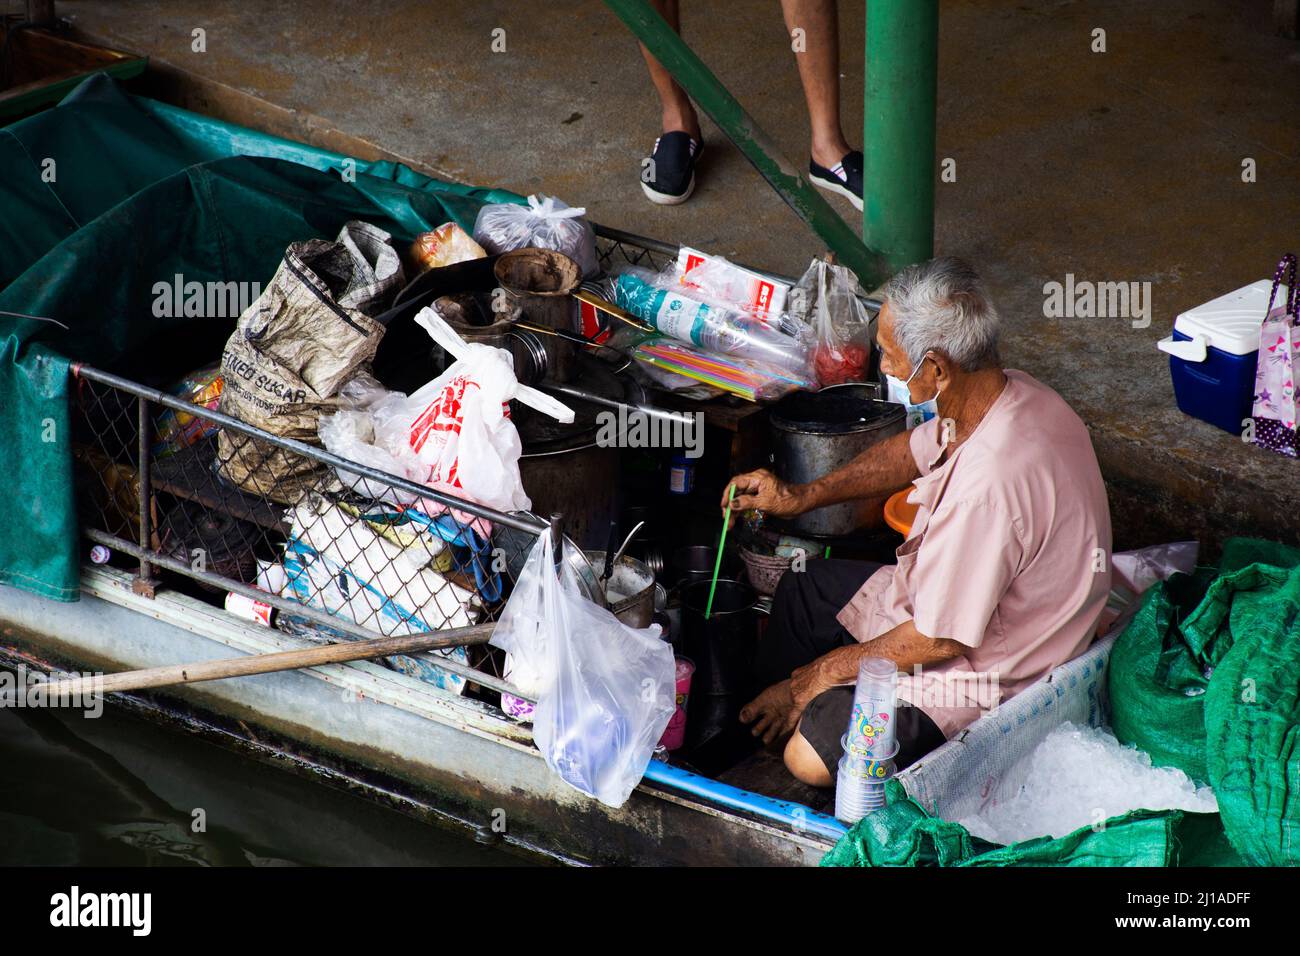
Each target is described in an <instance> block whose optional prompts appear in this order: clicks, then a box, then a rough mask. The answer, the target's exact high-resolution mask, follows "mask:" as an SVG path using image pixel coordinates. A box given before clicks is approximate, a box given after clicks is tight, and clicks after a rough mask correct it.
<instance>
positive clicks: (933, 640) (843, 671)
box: [785, 619, 967, 732]
mask: <svg viewBox="0 0 1300 956" xmlns="http://www.w3.org/2000/svg"><path fill="white" fill-rule="evenodd" d="M966 649H967V648H966V645H964V644H962V643H961V642H960V641H954V640H949V639H948V638H943V637H927V636H926V635H925V634H922V633H921V632H920V631H918V630H917V629H916V624H915V623H913V621H912V620H911V619H908V620H906V621H904V622H903V623H902V624H899V625H898V626H897V627H895V628H893V629H892V630H888V631H886V632H885V633H884V634H881V635H880V636H879V637H877V638H876V639H874V640H871V641H866V642H865V643H862V644H854V645H850V646H848V647H837V648H835V650H833V651H829V652H828V653H826V654H823V655H822V656H821V657H819V658H817V659H816V660H815V661H813V662H812V663H811V664H808V665H806V666H804V667H801V668H799V669H798V670H796V671H795V672H794V673H793V674H791V675H790V693H791V696H792V697H793V698H794V707H793V708H792V710H791V712H790V717H789V718H788V720H787V723H786V726H785V731H786V732H789V731H793V730H794V728H795V727H797V726H798V725H799V718H800V717H801V716H802V715H803V712H804V708H806V707H807V706H808V705H809V704H810V703H812V700H813V698H814V697H816V696H817V695H818V694H821V693H823V692H824V691H828V690H830V689H831V688H832V687H834V686H836V685H837V684H850V683H853V682H854V681H856V680H857V679H858V667H859V665H861V663H862V660H863V658H866V657H884V658H888V659H889V660H891V661H893V662H894V663H895V664H897V665H898V669H899V670H901V671H910V670H912V669H913V668H914V667H916V665H918V664H920V665H922V666H929V665H932V664H940V663H942V662H944V661H947V660H951V659H952V658H954V657H959V656H961V654H962V652H963V651H965V650H966Z"/></svg>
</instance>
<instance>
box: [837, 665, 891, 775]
mask: <svg viewBox="0 0 1300 956" xmlns="http://www.w3.org/2000/svg"><path fill="white" fill-rule="evenodd" d="M897 709H898V667H897V665H895V664H894V662H893V661H891V660H888V659H886V658H883V657H868V658H864V659H863V661H862V664H861V665H860V666H859V667H858V684H857V687H856V688H854V691H853V710H852V712H851V713H850V715H849V729H848V738H849V745H850V746H851V747H852V749H853V750H854V751H855V752H857V753H860V754H864V755H866V756H868V757H884V756H885V755H886V754H888V755H889V756H893V747H894V741H895V739H896V734H895V727H894V716H895V712H896V711H897Z"/></svg>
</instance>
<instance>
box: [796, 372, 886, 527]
mask: <svg viewBox="0 0 1300 956" xmlns="http://www.w3.org/2000/svg"><path fill="white" fill-rule="evenodd" d="M906 428H907V412H906V410H905V409H904V408H903V406H902V405H897V404H895V403H893V402H884V401H881V400H879V399H875V398H866V397H861V396H860V395H859V394H854V393H852V392H846V390H837V389H827V390H825V391H823V392H817V393H812V392H796V393H795V394H794V395H791V396H789V397H788V398H785V399H782V400H781V401H780V402H778V403H777V404H776V405H775V406H774V407H773V408H772V445H773V449H772V450H773V465H774V470H775V471H776V476H777V477H778V478H780V479H781V480H782V481H788V482H793V483H796V484H805V483H807V482H810V481H813V480H815V479H817V478H820V477H822V476H823V475H826V474H829V473H830V472H832V471H834V470H835V469H836V468H839V467H841V466H843V465H846V464H848V463H849V462H850V461H852V460H853V459H854V458H856V457H857V456H858V455H860V454H861V453H862V452H863V451H865V450H866V449H868V448H870V447H871V446H872V445H874V444H876V443H877V442H880V441H883V440H884V439H886V438H889V437H890V436H891V435H897V434H898V433H899V432H902V431H905V430H906ZM873 504H874V502H871V501H847V502H844V503H843V504H838V505H828V506H827V507H825V508H817V509H816V510H814V511H809V512H807V513H805V514H802V515H799V516H798V517H796V518H793V519H791V521H790V525H791V527H792V528H793V529H794V530H795V531H799V532H803V533H804V534H812V535H821V536H826V537H834V536H838V535H844V534H849V533H851V532H853V531H855V530H857V529H858V528H860V527H862V526H863V525H864V524H866V523H867V522H868V521H869V520H870V519H871V517H872V508H873Z"/></svg>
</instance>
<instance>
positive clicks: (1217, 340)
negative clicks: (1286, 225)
mask: <svg viewBox="0 0 1300 956" xmlns="http://www.w3.org/2000/svg"><path fill="white" fill-rule="evenodd" d="M1272 288H1273V283H1272V280H1269V279H1261V280H1260V281H1259V282H1253V283H1251V284H1250V285H1248V286H1245V287H1244V288H1241V289H1238V290H1236V291H1235V292H1229V293H1228V294H1227V295H1224V296H1220V297H1219V298H1217V299H1214V300H1212V301H1210V302H1207V303H1205V304H1204V305H1198V306H1197V307H1196V308H1194V309H1189V310H1187V311H1186V312H1184V313H1182V314H1181V315H1179V316H1178V318H1176V319H1175V320H1174V332H1173V335H1171V336H1169V337H1168V338H1165V339H1161V340H1160V342H1159V343H1158V346H1159V348H1160V350H1161V351H1162V352H1167V353H1168V354H1169V375H1170V377H1171V378H1172V379H1173V382H1174V397H1175V398H1176V399H1177V400H1178V408H1179V409H1180V410H1181V411H1182V412H1183V413H1184V414H1185V415H1191V416H1193V417H1194V418H1199V419H1201V420H1202V421H1206V422H1209V423H1210V424H1211V425H1217V426H1218V427H1219V428H1222V429H1223V430H1224V431H1228V432H1232V433H1233V434H1234V435H1241V434H1242V431H1243V430H1244V428H1245V427H1246V426H1245V424H1244V422H1245V420H1246V419H1249V418H1250V412H1251V407H1252V406H1253V404H1254V398H1255V363H1256V360H1257V358H1258V355H1259V329H1260V326H1261V325H1262V324H1263V321H1264V314H1265V312H1266V310H1267V308H1268V295H1269V292H1270V291H1271V290H1272ZM1278 296H1279V299H1280V300H1281V301H1284V302H1285V301H1286V291H1285V288H1284V287H1280V288H1279V289H1278Z"/></svg>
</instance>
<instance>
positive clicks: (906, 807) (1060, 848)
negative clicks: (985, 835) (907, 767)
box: [821, 781, 1241, 867]
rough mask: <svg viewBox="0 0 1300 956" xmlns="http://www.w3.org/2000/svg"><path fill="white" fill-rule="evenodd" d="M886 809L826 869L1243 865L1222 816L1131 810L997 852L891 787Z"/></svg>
mask: <svg viewBox="0 0 1300 956" xmlns="http://www.w3.org/2000/svg"><path fill="white" fill-rule="evenodd" d="M889 801H890V802H889V805H888V806H886V807H885V808H884V809H882V810H878V811H876V812H875V813H871V814H868V815H867V816H865V817H863V818H862V819H861V820H859V821H858V822H857V823H856V824H854V825H853V827H852V828H850V830H849V832H848V833H846V834H845V835H844V836H843V837H842V838H841V839H840V841H839V843H837V844H836V845H835V846H834V848H832V849H831V851H830V852H829V853H827V854H826V856H824V857H823V858H822V861H821V865H822V866H1086V867H1097V866H1107V867H1109V866H1239V865H1240V863H1241V861H1240V859H1239V858H1238V856H1237V854H1236V853H1235V852H1234V851H1233V848H1232V847H1231V846H1230V845H1229V843H1228V842H1227V840H1226V839H1225V838H1224V833H1223V826H1222V825H1221V824H1220V822H1219V818H1218V815H1217V814H1213V813H1185V812H1183V811H1181V810H1160V811H1156V810H1134V811H1131V812H1129V813H1126V814H1123V815H1122V816H1118V817H1114V818H1113V819H1110V820H1106V821H1105V823H1104V824H1103V825H1102V826H1099V827H1098V828H1097V829H1093V828H1092V827H1080V828H1079V829H1078V830H1075V831H1074V832H1073V833H1068V834H1066V835H1065V836H1062V837H1055V838H1053V837H1040V838H1038V839H1036V840H1025V841H1023V842H1020V843H1013V844H1011V845H1009V846H999V845H997V844H995V843H989V842H988V841H986V840H981V839H979V838H978V837H975V836H972V835H971V834H970V832H969V831H967V830H966V828H965V827H963V826H961V825H960V824H957V823H952V822H949V821H947V820H942V819H940V818H938V817H935V816H931V815H930V814H929V813H927V812H926V811H925V809H924V808H923V807H922V806H921V805H920V804H919V803H917V802H916V801H915V800H912V799H911V798H910V797H908V796H907V793H906V791H904V790H903V787H902V785H901V784H899V783H898V782H897V781H891V782H890V784H889Z"/></svg>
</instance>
